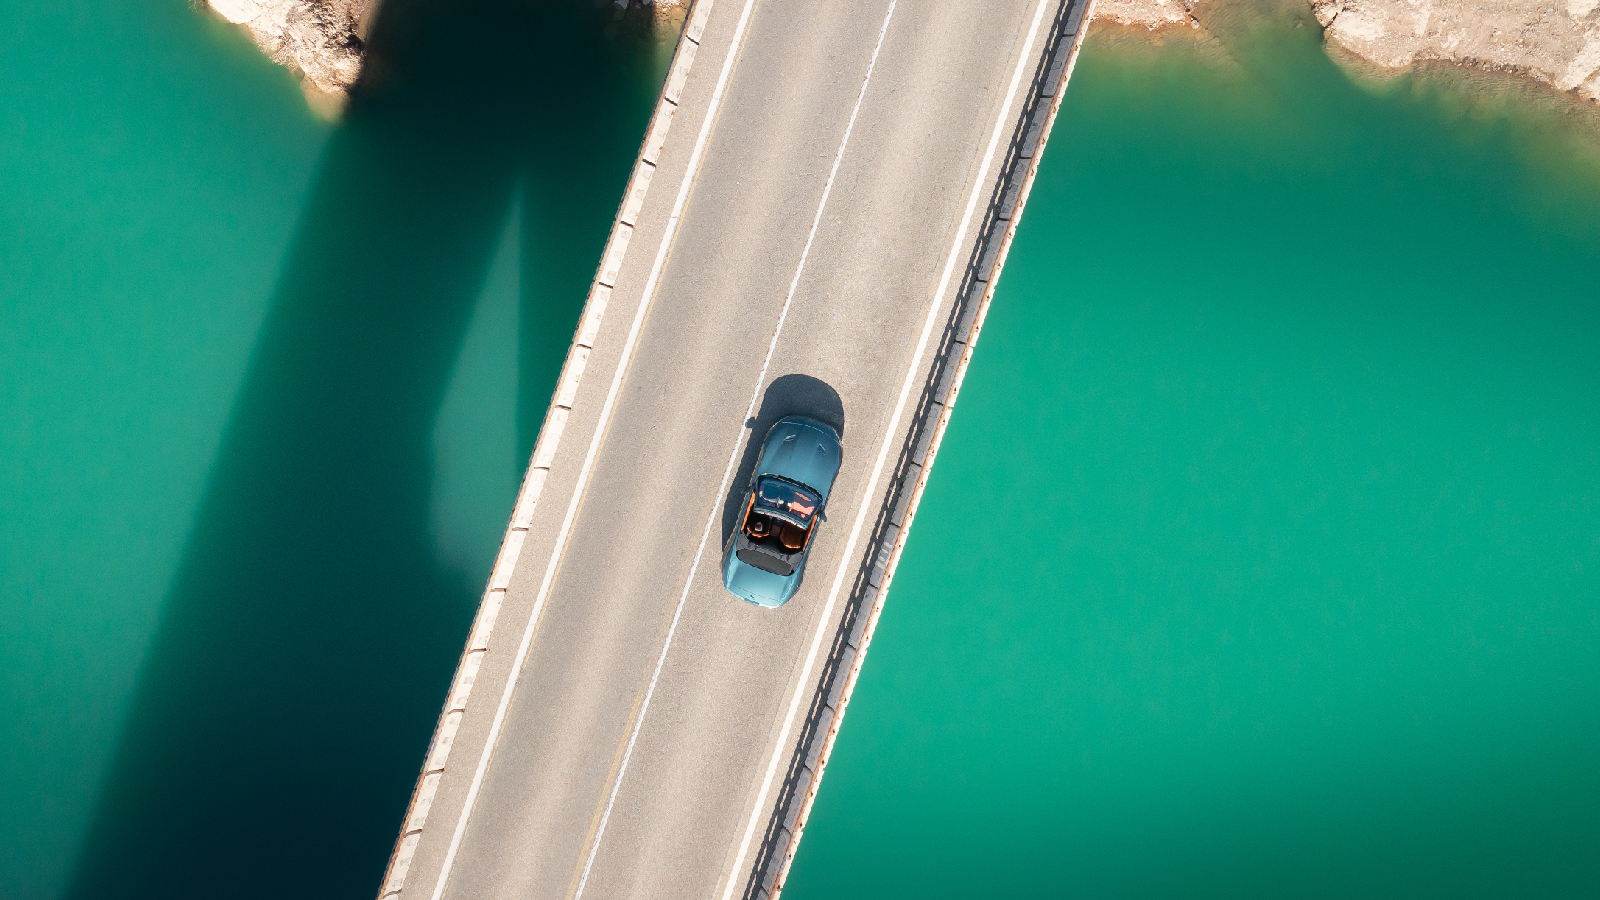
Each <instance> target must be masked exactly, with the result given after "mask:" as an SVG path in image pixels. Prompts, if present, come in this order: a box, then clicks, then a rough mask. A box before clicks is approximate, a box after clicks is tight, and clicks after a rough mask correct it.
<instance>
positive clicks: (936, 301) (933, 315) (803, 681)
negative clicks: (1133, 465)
mask: <svg viewBox="0 0 1600 900" xmlns="http://www.w3.org/2000/svg"><path fill="white" fill-rule="evenodd" d="M1048 3H1049V0H1039V5H1038V6H1037V7H1036V8H1035V10H1034V14H1033V25H1032V26H1031V27H1030V28H1029V29H1028V40H1027V43H1026V44H1024V45H1023V48H1022V55H1021V57H1020V58H1019V59H1018V60H1017V68H1016V71H1015V72H1014V73H1012V76H1011V86H1010V88H1009V89H1008V90H1007V91H1006V99H1005V103H1004V104H1003V105H1002V106H1001V107H1000V116H999V117H998V118H997V119H996V120H995V123H994V132H993V133H992V134H991V135H990V137H989V146H988V148H987V149H986V150H985V151H984V154H983V164H982V165H981V166H980V167H979V169H978V178H977V181H976V183H974V184H973V186H972V195H971V196H970V197H969V198H968V199H967V209H966V213H965V215H963V216H962V219H961V227H960V228H958V229H957V230H956V237H955V240H954V241H952V242H951V244H950V255H949V257H948V259H946V261H945V266H944V272H943V274H941V275H940V277H939V287H938V289H937V290H936V291H935V292H934V295H933V301H932V303H930V304H929V306H928V315H927V318H926V319H925V320H924V321H923V324H922V336H921V338H920V339H919V340H918V341H917V349H916V352H915V353H914V354H913V355H912V357H911V365H910V366H909V367H908V368H907V369H906V377H905V382H904V383H903V384H902V385H901V387H900V398H899V400H898V401H897V402H896V403H895V408H894V416H893V417H892V418H891V419H890V420H889V427H888V429H887V430H886V431H885V432H884V435H883V445H882V446H881V447H880V448H879V449H878V459H877V463H876V465H875V466H874V467H873V470H872V477H871V478H869V479H868V480H867V489H866V491H864V492H863V493H862V496H861V504H860V508H859V509H858V510H857V511H856V521H855V524H854V526H852V527H851V529H850V538H849V540H848V541H847V542H846V543H845V550H844V555H843V557H842V558H841V559H840V561H839V570H838V571H837V572H836V573H835V574H834V577H833V587H832V589H831V590H829V592H828V602H827V605H826V606H825V607H823V613H822V618H821V619H820V620H819V622H818V624H817V633H816V635H815V636H814V637H813V638H812V641H811V653H810V654H809V655H808V656H807V657H806V664H805V668H803V669H802V670H801V672H800V678H799V680H798V681H797V682H796V683H795V689H794V696H793V697H792V698H791V699H790V701H789V714H788V716H786V717H785V718H784V722H783V728H782V729H781V730H780V731H779V733H778V741H777V743H776V745H775V746H774V747H773V749H772V759H771V761H770V762H769V763H768V764H767V776H766V778H765V779H764V780H763V781H762V783H761V790H760V792H759V793H758V794H757V795H756V802H755V806H754V808H753V809H751V811H750V823H749V825H748V826H747V827H746V828H745V833H744V840H743V841H742V842H741V843H740V844H739V852H738V855H737V856H735V857H734V860H733V867H732V868H731V869H729V871H728V879H727V887H726V888H725V889H724V890H723V892H722V900H732V897H733V891H734V887H735V886H736V885H737V884H738V879H739V872H740V870H741V869H743V868H744V860H745V857H746V856H747V855H749V852H750V842H751V841H752V840H753V839H754V837H755V832H756V827H757V826H758V825H759V824H760V821H761V812H762V810H763V809H764V808H765V807H766V804H767V795H768V794H769V793H770V792H771V790H772V782H773V779H775V778H776V777H777V773H778V764H779V762H780V761H781V760H782V758H783V749H784V747H785V746H787V745H788V743H789V733H790V731H792V730H793V728H794V721H795V717H796V716H797V715H799V712H800V703H801V700H802V699H804V697H805V693H806V688H807V686H808V685H809V684H810V682H811V670H812V669H813V668H815V667H816V663H817V654H818V653H819V652H820V651H821V649H822V642H823V639H824V638H825V637H826V636H827V632H828V625H829V624H830V623H831V622H832V620H833V609H834V607H835V606H836V605H837V603H838V600H839V591H840V589H841V588H842V587H843V586H844V579H845V575H846V573H847V572H848V571H849V570H850V568H851V563H852V562H853V561H854V557H855V547H856V543H857V542H858V541H859V539H860V537H861V528H862V526H863V525H864V524H865V523H866V518H867V512H868V510H869V509H870V506H869V504H871V502H872V497H873V495H874V494H875V493H877V490H878V481H879V480H880V479H881V478H882V476H883V467H884V465H885V464H886V463H887V462H888V458H889V450H890V449H891V448H892V447H893V445H894V438H895V434H896V433H897V432H898V431H899V429H900V419H901V417H902V416H904V414H905V408H906V402H907V400H908V399H909V398H910V396H911V390H912V388H913V387H914V386H915V384H916V380H917V371H918V369H919V368H920V367H921V365H922V356H923V354H924V353H925V352H927V349H928V339H929V338H930V337H931V336H932V334H933V326H934V323H935V322H936V320H937V318H938V313H939V308H940V307H941V306H942V305H943V304H944V295H945V292H946V291H948V290H949V288H950V278H951V276H952V275H953V274H954V272H955V265H956V260H957V259H958V258H959V256H960V254H961V247H962V244H963V243H964V242H965V241H966V236H967V230H968V228H970V227H971V225H972V216H973V213H974V212H975V211H976V210H977V206H978V198H979V197H980V196H981V195H982V192H983V188H984V185H985V184H986V183H987V182H988V179H989V167H990V166H991V165H992V164H993V163H994V154H995V149H996V148H997V147H998V146H999V144H1000V136H1001V135H1002V134H1003V133H1004V131H1005V124H1006V120H1007V119H1008V118H1009V117H1010V115H1011V106H1012V104H1013V103H1014V102H1015V101H1016V96H1017V87H1018V85H1019V84H1020V83H1021V81H1022V73H1023V72H1024V70H1026V68H1027V64H1028V60H1029V58H1030V57H1031V56H1032V55H1033V43H1034V40H1035V39H1036V38H1037V37H1038V35H1039V24H1040V22H1042V21H1043V20H1044V10H1045V7H1046V5H1048Z"/></svg>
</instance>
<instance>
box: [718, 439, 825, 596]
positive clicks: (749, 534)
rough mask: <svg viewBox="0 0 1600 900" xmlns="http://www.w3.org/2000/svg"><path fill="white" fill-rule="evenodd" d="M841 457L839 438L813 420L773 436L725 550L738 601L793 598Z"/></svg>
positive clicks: (725, 571)
mask: <svg viewBox="0 0 1600 900" xmlns="http://www.w3.org/2000/svg"><path fill="white" fill-rule="evenodd" d="M839 453H840V451H839V433H838V432H837V431H834V430H833V429H832V428H830V427H829V426H827V425H824V424H823V423H821V422H818V421H815V420H813V419H807V418H803V417H801V416H790V417H788V418H787V419H782V420H780V421H779V422H778V424H776V425H774V426H772V430H771V431H769V432H767V439H766V441H765V442H764V443H763V444H762V445H761V458H760V459H758V460H756V469H755V473H754V474H753V475H751V476H750V493H749V495H748V496H747V497H746V498H745V500H744V506H743V509H741V510H740V512H739V523H738V527H736V528H734V530H733V535H732V536H731V537H729V538H728V546H727V547H726V548H725V549H724V550H723V553H722V583H723V584H724V585H726V586H727V588H728V590H729V591H730V592H731V593H732V594H733V595H734V596H735V597H738V598H739V599H741V600H748V601H750V602H751V603H755V604H758V605H760V606H766V607H774V606H782V605H783V603H784V601H786V600H788V599H789V598H790V597H793V596H794V592H795V590H796V589H798V588H799V587H800V578H801V576H802V575H803V574H804V572H805V567H806V550H807V548H809V547H810V546H811V538H812V536H813V535H815V534H816V533H817V522H818V520H819V519H821V517H822V509H823V507H824V506H825V505H826V504H827V502H828V491H829V489H831V488H832V487H833V478H834V476H835V475H838V474H839Z"/></svg>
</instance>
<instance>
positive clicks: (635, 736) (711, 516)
mask: <svg viewBox="0 0 1600 900" xmlns="http://www.w3.org/2000/svg"><path fill="white" fill-rule="evenodd" d="M898 2H899V0H889V10H888V12H887V13H885V15H884V17H883V25H882V27H880V28H879V29H878V43H877V44H875V45H874V46H873V48H872V58H871V59H870V60H869V61H868V62H867V74H866V76H865V77H863V78H862V79H861V90H860V91H859V92H857V94H856V105H855V107H854V108H853V109H851V110H850V120H849V122H848V123H846V125H845V127H844V137H843V138H842V139H841V140H840V141H839V151H838V152H837V153H835V154H834V155H833V167H832V168H831V169H830V170H829V171H828V180H827V182H826V183H825V184H824V185H823V187H822V199H821V200H819V201H818V202H817V214H816V215H815V216H814V217H813V218H812V220H811V231H810V232H809V233H807V234H806V243H805V246H804V247H803V248H802V249H801V251H800V262H799V263H798V264H797V265H796V266H795V269H794V277H793V278H792V279H790V280H789V293H788V294H787V295H785V296H784V298H783V308H782V309H781V310H780V311H779V312H778V324H777V327H776V328H775V329H774V330H773V332H772V340H771V341H770V342H768V344H767V355H766V358H765V359H763V360H762V361H761V371H760V373H759V374H758V375H757V376H756V385H755V390H753V391H751V392H750V405H749V406H747V407H746V408H745V412H744V421H746V422H748V421H750V418H751V417H752V416H754V415H755V412H756V404H757V403H758V402H760V399H761V386H762V385H763V384H765V383H766V381H767V369H768V368H769V367H770V366H771V365H772V357H773V356H774V354H775V353H776V351H777V349H778V338H779V337H780V336H781V335H782V334H783V324H784V322H785V321H787V320H788V318H789V307H790V306H792V305H793V304H794V295H795V290H796V289H797V288H798V287H799V286H800V275H801V273H803V272H804V271H805V268H806V259H807V258H808V257H809V256H810V255H811V244H812V242H813V241H815V240H816V237H817V229H818V227H819V226H821V224H822V213H823V211H824V210H825V209H827V206H828V197H829V195H830V194H832V193H833V182H834V179H835V178H836V177H837V176H838V174H839V164H840V163H841V162H842V161H843V160H844V152H845V148H846V147H848V146H849V145H850V134H851V132H853V131H855V127H856V116H857V115H858V114H859V113H860V112H861V101H862V99H863V98H865V97H866V96H867V85H868V84H869V83H870V82H871V81H872V70H873V69H874V68H875V67H876V66H877V64H878V51H879V50H881V49H883V38H884V35H886V34H888V33H889V20H890V19H892V18H894V8H895V5H896V4H897V3H898ZM751 437H752V438H753V437H754V435H752V436H751ZM744 441H745V426H741V427H740V429H739V431H738V434H737V435H736V436H735V437H734V440H733V450H732V452H730V453H729V454H728V465H727V467H726V468H725V469H723V472H722V483H721V484H719V485H718V486H717V492H716V493H715V494H714V495H712V498H711V511H710V512H709V513H708V514H707V515H706V527H705V528H704V530H702V531H701V532H700V546H699V547H697V548H696V549H695V552H694V562H693V563H692V564H691V565H690V566H689V577H688V578H687V579H685V581H684V582H683V592H682V593H681V594H679V595H678V606H677V608H676V609H674V610H673V612H672V624H671V625H669V626H668V627H667V638H666V642H665V643H663V644H662V645H661V654H660V655H659V656H658V657H656V668H655V671H654V672H651V673H650V685H649V687H647V688H646V689H645V693H644V702H643V703H641V704H640V706H639V712H638V715H637V716H635V717H634V721H633V732H632V733H631V734H630V735H628V746H627V749H625V750H624V751H623V753H622V765H621V766H620V767H618V769H617V777H616V780H615V781H614V782H612V785H611V795H610V796H609V797H608V798H607V799H606V807H605V811H604V812H603V813H601V814H600V825H599V827H598V828H596V830H595V835H594V841H593V842H592V843H591V844H590V845H589V856H588V858H587V859H585V860H584V863H583V874H582V875H581V876H580V877H579V879H578V890H577V892H576V893H574V894H573V895H572V900H581V898H582V897H583V889H584V887H585V886H586V885H587V884H588V883H589V871H590V870H591V869H592V868H594V861H595V857H596V856H598V855H599V853H600V841H601V840H602V839H603V838H604V837H605V833H606V823H607V822H608V821H610V819H611V809H612V807H613V806H615V805H616V802H617V794H618V793H619V792H621V790H622V780H623V778H625V777H626V776H627V774H628V761H629V760H630V759H631V758H632V757H633V748H634V745H635V744H636V743H638V740H639V732H640V731H641V730H642V729H643V728H644V719H645V714H646V713H648V712H649V711H650V700H651V698H652V697H654V696H655V692H656V682H657V681H659V680H660V678H661V669H662V667H663V666H665V665H666V662H667V651H669V650H670V649H671V648H672V638H673V635H675V634H676V633H677V631H678V620H679V619H680V618H681V617H682V616H683V607H684V605H685V604H686V603H687V602H688V600H689V591H690V589H691V588H692V587H693V586H694V577H695V574H696V573H697V572H699V570H700V559H701V557H702V556H704V555H705V552H706V543H707V542H708V541H710V540H711V529H712V526H714V525H715V524H716V521H717V511H718V509H719V505H718V504H719V501H720V499H721V498H722V497H723V496H725V495H726V494H727V491H728V482H729V481H730V480H731V479H732V478H733V470H734V468H735V467H736V466H737V465H738V462H739V448H740V447H742V446H743V445H744Z"/></svg>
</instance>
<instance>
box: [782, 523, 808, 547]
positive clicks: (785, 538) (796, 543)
mask: <svg viewBox="0 0 1600 900" xmlns="http://www.w3.org/2000/svg"><path fill="white" fill-rule="evenodd" d="M778 542H779V543H781V544H783V549H785V550H787V551H789V552H790V553H793V552H795V551H796V550H799V549H800V548H801V547H804V546H805V545H806V530H805V529H804V528H801V527H800V526H798V525H795V524H794V523H792V522H785V523H783V529H782V530H781V531H779V532H778Z"/></svg>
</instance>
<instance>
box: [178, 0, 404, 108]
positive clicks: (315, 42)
mask: <svg viewBox="0 0 1600 900" xmlns="http://www.w3.org/2000/svg"><path fill="white" fill-rule="evenodd" d="M208 2H209V3H210V4H211V8H212V9H213V10H215V11H216V12H217V14H218V15H220V16H222V17H223V18H224V19H227V20H228V21H229V22H233V23H235V24H237V25H243V26H244V27H245V28H247V29H249V31H250V37H251V38H252V39H253V40H254V41H255V43H256V46H258V47H260V48H261V49H262V50H264V51H266V53H267V55H268V56H270V57H272V61H273V62H276V63H278V64H279V65H282V66H287V67H289V69H290V70H292V71H295V72H297V73H299V74H300V76H301V77H302V78H304V79H305V81H306V83H307V84H308V85H309V86H310V87H313V88H315V89H317V90H319V91H322V92H323V93H327V94H343V93H344V92H345V91H347V90H349V89H350V86H351V85H353V84H355V83H356V76H358V75H360V74H361V55H362V50H363V48H364V44H363V42H362V38H361V34H360V31H361V19H362V16H363V15H364V14H365V13H366V12H367V9H368V8H369V7H370V6H371V5H372V3H373V0H208Z"/></svg>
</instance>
